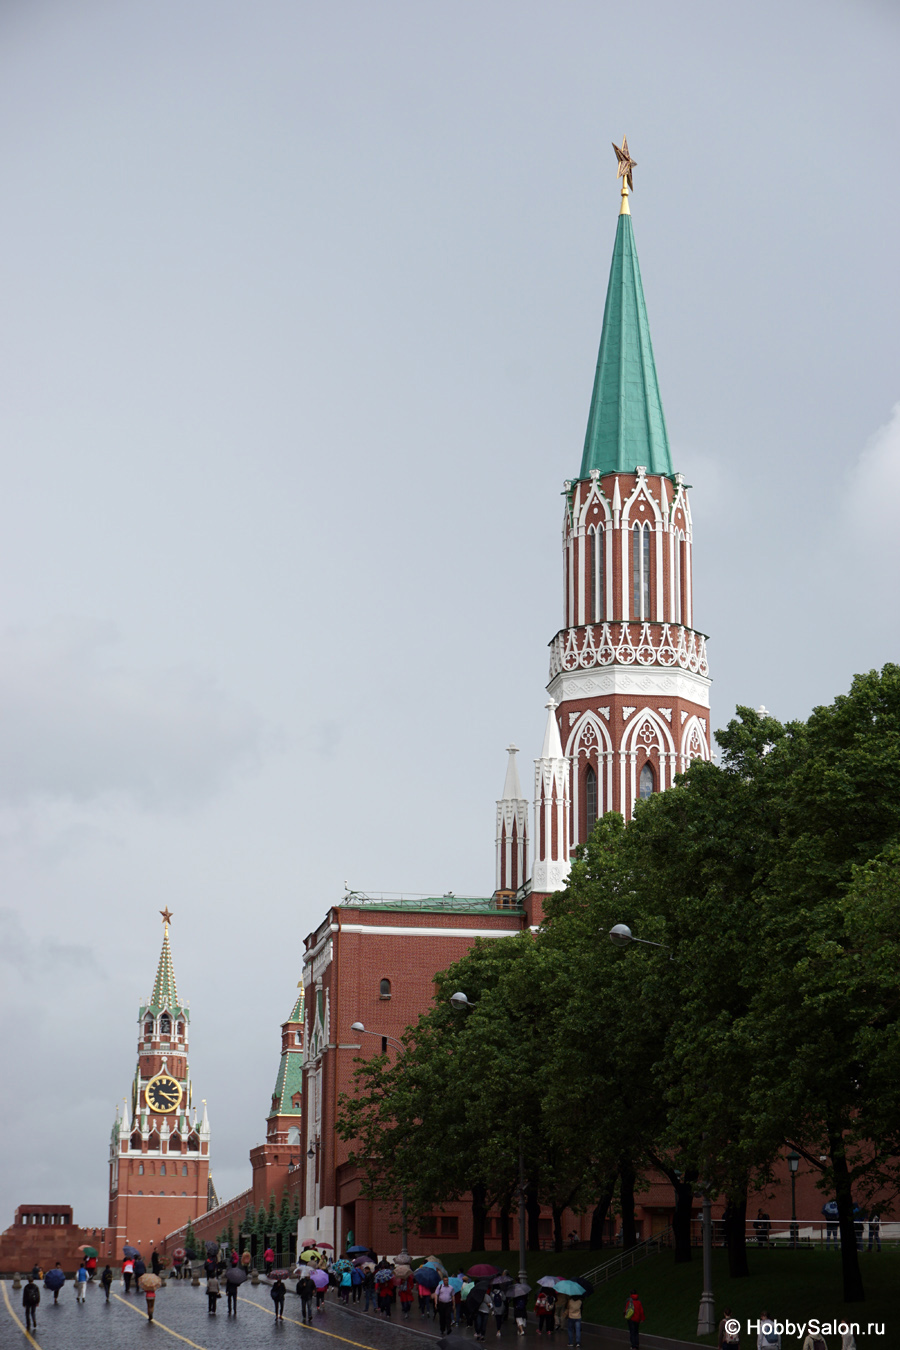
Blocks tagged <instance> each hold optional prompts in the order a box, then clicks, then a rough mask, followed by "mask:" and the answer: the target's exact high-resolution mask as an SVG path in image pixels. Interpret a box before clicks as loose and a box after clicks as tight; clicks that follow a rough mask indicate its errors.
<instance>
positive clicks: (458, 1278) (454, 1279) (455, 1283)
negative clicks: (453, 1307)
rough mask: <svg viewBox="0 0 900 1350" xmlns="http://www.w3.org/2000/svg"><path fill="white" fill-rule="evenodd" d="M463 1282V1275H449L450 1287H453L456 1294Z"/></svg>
mask: <svg viewBox="0 0 900 1350" xmlns="http://www.w3.org/2000/svg"><path fill="white" fill-rule="evenodd" d="M464 1284H465V1277H464V1276H463V1275H451V1276H450V1288H451V1289H453V1290H454V1291H455V1292H456V1293H457V1294H458V1293H460V1292H461V1290H462V1287H463V1285H464Z"/></svg>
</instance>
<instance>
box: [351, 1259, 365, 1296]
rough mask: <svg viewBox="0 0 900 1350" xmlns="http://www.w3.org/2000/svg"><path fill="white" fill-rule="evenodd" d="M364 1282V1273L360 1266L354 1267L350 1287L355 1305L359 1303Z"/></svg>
mask: <svg viewBox="0 0 900 1350" xmlns="http://www.w3.org/2000/svg"><path fill="white" fill-rule="evenodd" d="M362 1282H363V1277H362V1271H361V1270H360V1268H359V1266H354V1267H353V1269H352V1270H351V1271H350V1286H351V1288H350V1292H351V1295H352V1297H353V1302H354V1303H358V1302H359V1291H360V1290H361V1289H362Z"/></svg>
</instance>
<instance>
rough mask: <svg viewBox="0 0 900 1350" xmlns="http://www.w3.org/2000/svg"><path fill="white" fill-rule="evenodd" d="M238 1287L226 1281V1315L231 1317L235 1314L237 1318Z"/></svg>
mask: <svg viewBox="0 0 900 1350" xmlns="http://www.w3.org/2000/svg"><path fill="white" fill-rule="evenodd" d="M237 1300H238V1285H236V1284H231V1283H230V1281H228V1280H226V1281H225V1305H226V1306H225V1314H226V1316H228V1317H230V1316H231V1314H232V1313H233V1314H234V1316H235V1317H237Z"/></svg>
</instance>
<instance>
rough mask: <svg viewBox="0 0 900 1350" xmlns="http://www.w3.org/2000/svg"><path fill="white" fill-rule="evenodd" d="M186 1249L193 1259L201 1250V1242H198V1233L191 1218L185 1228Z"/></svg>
mask: <svg viewBox="0 0 900 1350" xmlns="http://www.w3.org/2000/svg"><path fill="white" fill-rule="evenodd" d="M184 1249H185V1251H186V1252H187V1254H188V1256H189V1258H190V1259H191V1260H192V1261H193V1260H194V1258H195V1257H196V1256H197V1254H198V1252H199V1250H200V1247H199V1243H198V1242H197V1234H196V1233H195V1232H194V1225H193V1222H192V1220H191V1219H188V1223H187V1228H186V1229H185V1234H184Z"/></svg>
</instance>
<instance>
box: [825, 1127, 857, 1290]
mask: <svg viewBox="0 0 900 1350" xmlns="http://www.w3.org/2000/svg"><path fill="white" fill-rule="evenodd" d="M828 1148H829V1152H830V1153H831V1167H832V1171H833V1172H834V1198H835V1200H836V1201H837V1207H838V1223H839V1225H840V1230H841V1273H842V1274H843V1277H844V1302H845V1303H863V1302H864V1301H865V1297H866V1295H865V1290H864V1289H863V1282H862V1273H861V1271H860V1269H859V1252H858V1251H857V1247H856V1229H855V1227H854V1224H853V1190H852V1186H851V1182H850V1171H849V1169H848V1167H847V1155H846V1153H845V1151H844V1136H843V1132H842V1131H841V1130H840V1129H839V1128H838V1127H837V1126H836V1125H832V1124H831V1122H829V1124H828Z"/></svg>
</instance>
